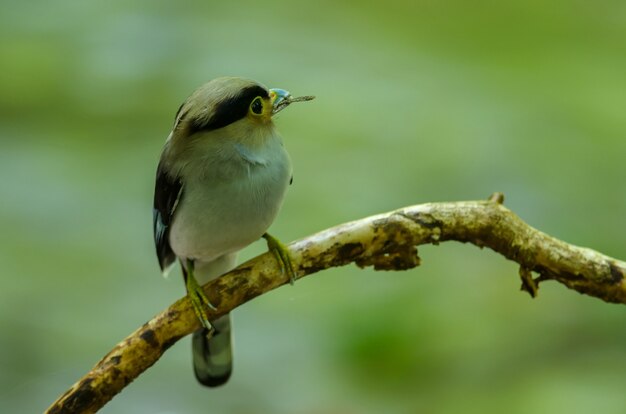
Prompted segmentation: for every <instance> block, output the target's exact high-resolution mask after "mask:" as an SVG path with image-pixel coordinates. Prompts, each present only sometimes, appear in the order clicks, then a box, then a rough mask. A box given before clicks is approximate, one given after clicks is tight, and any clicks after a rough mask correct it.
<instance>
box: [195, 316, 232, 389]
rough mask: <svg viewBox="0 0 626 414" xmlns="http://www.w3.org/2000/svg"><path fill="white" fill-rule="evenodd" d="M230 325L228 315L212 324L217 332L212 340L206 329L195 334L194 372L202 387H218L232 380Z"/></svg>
mask: <svg viewBox="0 0 626 414" xmlns="http://www.w3.org/2000/svg"><path fill="white" fill-rule="evenodd" d="M230 323H231V318H230V314H229V313H228V314H226V315H224V316H222V317H220V318H219V319H216V320H214V321H213V322H212V325H213V327H214V328H215V332H214V333H213V336H211V337H210V338H207V333H208V331H207V330H206V329H204V328H203V329H200V330H198V331H196V332H194V333H193V339H192V342H191V344H192V352H193V370H194V372H195V374H196V379H197V380H198V382H200V383H201V384H202V385H206V386H207V387H217V386H219V385H222V384H224V383H225V382H226V381H228V378H230V374H231V373H232V371H233V351H232V336H231V326H230Z"/></svg>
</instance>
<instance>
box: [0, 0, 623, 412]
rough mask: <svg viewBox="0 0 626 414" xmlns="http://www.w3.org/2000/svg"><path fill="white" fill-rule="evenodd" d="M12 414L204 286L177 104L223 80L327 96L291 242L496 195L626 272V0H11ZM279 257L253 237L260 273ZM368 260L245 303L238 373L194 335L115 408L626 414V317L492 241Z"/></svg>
mask: <svg viewBox="0 0 626 414" xmlns="http://www.w3.org/2000/svg"><path fill="white" fill-rule="evenodd" d="M0 7H1V9H0V34H1V41H0V140H1V147H0V190H1V195H2V201H1V202H0V222H1V223H2V234H3V237H2V241H1V243H2V244H1V246H0V265H1V267H0V268H1V269H2V277H1V279H0V412H3V413H22V412H23V413H34V412H41V411H43V410H44V409H45V407H47V406H48V405H49V404H50V403H51V402H52V401H53V400H55V399H56V398H57V397H58V395H60V394H61V393H62V392H64V391H65V390H66V389H67V388H68V387H69V386H70V385H71V384H72V383H73V382H74V381H76V380H77V379H78V378H79V377H80V376H82V375H83V374H84V373H85V372H86V371H87V370H88V369H89V368H91V366H92V365H93V364H94V363H96V362H97V361H98V360H99V359H100V358H101V357H102V356H103V355H104V354H105V353H106V352H108V351H109V350H110V348H111V347H112V346H113V345H115V344H116V343H117V342H118V341H119V340H121V339H122V338H124V337H125V336H126V335H127V334H129V333H130V332H131V331H133V330H134V329H135V328H136V327H138V326H139V325H141V324H142V323H144V322H145V321H146V320H148V319H149V318H150V317H151V316H152V315H153V314H155V313H157V312H158V311H160V310H161V309H163V308H165V307H166V306H167V305H169V304H170V303H171V302H173V301H174V300H176V299H177V298H179V297H181V296H182V295H183V294H184V288H183V284H182V281H181V280H180V276H179V273H178V272H176V273H175V274H173V275H172V276H171V277H170V278H169V279H165V280H164V279H163V278H161V276H160V273H159V270H158V266H157V260H156V257H155V254H154V251H153V240H152V229H151V220H152V215H151V214H152V213H151V206H152V194H153V185H154V184H153V182H154V181H153V180H154V173H155V168H156V165H157V161H158V157H159V153H160V150H161V146H162V144H163V142H164V140H165V138H166V136H167V134H168V132H169V129H170V127H171V125H172V121H173V117H174V113H175V111H176V109H177V108H178V106H179V104H180V103H181V102H182V100H183V99H185V98H186V96H187V95H188V94H189V93H191V91H192V90H193V89H194V88H196V87H197V86H199V85H200V84H202V83H203V82H205V81H207V80H209V79H211V78H213V77H216V76H221V75H239V76H246V77H251V78H254V79H257V80H259V81H261V82H263V83H265V84H266V85H268V86H269V87H280V88H285V89H288V90H290V91H292V93H294V94H295V95H303V94H315V95H317V100H315V101H314V102H312V103H308V104H300V105H297V106H295V105H294V106H293V107H291V108H289V110H287V111H285V112H283V113H282V114H281V115H280V117H279V119H278V121H277V122H278V125H279V128H280V130H281V132H282V134H283V136H284V137H285V141H286V145H287V147H288V149H289V151H290V153H291V155H292V158H293V162H294V167H295V180H294V185H293V186H292V187H291V188H290V191H289V194H288V197H287V200H286V202H285V205H284V206H283V209H282V213H281V215H280V216H279V218H278V220H277V221H276V222H275V224H274V225H273V227H272V232H273V234H275V235H276V236H278V237H280V238H281V239H282V240H283V241H285V242H287V241H290V240H293V239H297V238H300V237H304V236H306V235H308V234H311V233H313V232H316V231H318V230H321V229H324V228H327V227H330V226H333V225H335V224H338V223H341V222H344V221H348V220H352V219H357V218H360V217H364V216H367V215H370V214H374V213H378V212H384V211H388V210H392V209H395V208H398V207H402V206H405V205H411V204H417V203H422V202H429V201H454V200H468V199H481V198H485V197H487V196H488V195H489V194H490V193H492V192H493V191H502V192H504V193H505V195H506V197H507V198H506V205H507V206H509V207H510V208H512V209H513V210H514V211H515V212H517V213H518V214H519V215H520V216H521V217H522V218H523V219H525V220H526V221H527V222H529V223H530V224H531V225H533V226H535V227H538V228H540V229H542V230H543V231H545V232H548V233H550V234H552V235H554V236H557V237H559V238H562V239H564V240H566V241H569V242H571V243H575V244H579V245H584V246H589V247H593V248H595V249H598V250H600V251H603V252H604V253H606V254H609V255H613V256H616V257H620V258H626V219H625V218H624V213H625V212H626V173H625V169H624V160H625V159H626V111H625V109H626V3H625V2H623V1H598V2H586V1H547V2H546V1H539V0H531V1H528V0H516V1H509V2H496V1H480V0H479V1H473V2H466V1H408V0H407V1H398V0H388V1H385V2H376V1H361V2H358V3H357V2H342V1H320V2H288V1H284V2H281V1H263V2H259V1H244V2H238V3H235V2H226V1H222V2H201V1H194V2H165V1H135V2H128V1H118V0H113V1H112V0H109V1H93V2H76V1H54V0H53V1H41V0H39V1H28V2H15V1H14V2H9V1H7V0H4V1H3V2H2V3H0ZM263 250H264V243H257V244H255V245H253V246H252V247H251V248H249V249H248V250H247V251H246V252H245V253H244V254H243V255H242V257H243V258H249V257H252V256H253V255H256V254H258V253H259V252H262V251H263ZM420 254H421V256H422V258H423V266H421V267H420V268H418V269H415V270H412V271H409V272H402V273H377V272H374V271H372V270H358V269H356V268H355V267H353V266H350V267H346V268H341V269H333V270H330V271H327V272H324V273H321V274H318V275H315V276H313V277H309V278H306V279H304V280H302V281H300V282H298V283H297V284H296V285H295V286H294V287H283V288H281V289H279V290H277V291H275V292H273V293H270V294H268V295H265V296H263V297H261V298H259V299H257V300H255V301H253V302H251V303H249V304H247V305H245V306H243V307H242V308H240V309H238V310H237V311H236V312H235V324H236V325H235V326H236V360H235V364H236V366H235V373H234V375H233V377H232V380H231V382H230V383H229V384H228V385H227V386H225V387H223V388H220V389H217V390H208V389H204V388H202V387H200V386H199V385H197V384H196V382H195V379H194V377H193V374H192V370H191V362H190V343H189V339H188V338H185V339H184V340H182V341H181V342H179V343H178V344H176V345H175V346H174V347H173V348H171V349H170V350H169V352H167V353H166V354H165V355H164V357H163V358H162V359H161V360H160V361H159V362H158V363H157V364H156V365H155V366H153V367H152V368H151V369H149V370H148V371H147V372H146V373H145V374H144V375H142V376H141V377H140V378H139V379H137V380H136V381H135V382H134V383H133V384H131V385H130V386H129V387H128V388H127V389H126V390H125V391H124V392H123V393H122V394H120V395H119V396H117V397H116V398H115V399H114V400H113V401H112V402H111V403H109V404H108V405H107V406H106V407H105V408H104V409H103V410H102V412H103V413H130V412H132V413H196V412H198V413H199V412H211V413H236V414H240V413H302V414H317V413H328V414H336V413H347V414H350V413H416V412H429V413H457V412H464V413H500V412H503V411H504V412H509V413H560V412H568V413H573V412H577V413H578V412H579V413H587V412H600V411H601V412H604V413H622V412H626V397H625V394H624V384H625V383H626V329H624V328H625V327H626V312H625V308H624V307H623V305H611V304H605V303H603V302H601V301H600V300H598V299H594V298H590V297H585V296H581V295H579V294H578V293H576V292H574V291H569V290H567V289H566V288H565V287H563V286H561V285H557V284H555V283H546V284H544V285H542V286H541V290H540V293H539V298H538V299H536V300H531V299H530V298H529V297H528V295H527V294H525V293H520V292H519V285H520V282H519V280H518V278H517V267H516V266H515V265H514V264H513V263H511V262H507V261H505V260H504V259H503V258H501V257H500V256H498V255H496V254H494V253H492V252H490V251H488V250H479V249H477V248H475V247H473V246H470V245H460V244H455V243H445V244H443V245H441V246H438V247H433V246H428V247H424V248H422V249H420Z"/></svg>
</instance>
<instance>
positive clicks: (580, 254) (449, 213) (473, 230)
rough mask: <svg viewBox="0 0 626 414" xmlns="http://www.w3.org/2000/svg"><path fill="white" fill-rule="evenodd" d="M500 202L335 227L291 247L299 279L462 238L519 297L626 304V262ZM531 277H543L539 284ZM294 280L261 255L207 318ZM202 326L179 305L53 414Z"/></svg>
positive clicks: (233, 277) (427, 209) (86, 408)
mask: <svg viewBox="0 0 626 414" xmlns="http://www.w3.org/2000/svg"><path fill="white" fill-rule="evenodd" d="M502 201H503V197H502V195H501V194H499V193H496V194H494V195H493V196H491V197H490V198H489V200H487V201H467V202H456V203H431V204H422V205H416V206H411V207H406V208H403V209H400V210H396V211H393V212H390V213H385V214H380V215H376V216H372V217H368V218H364V219H361V220H358V221H353V222H350V223H345V224H342V225H339V226H337V227H333V228H330V229H328V230H325V231H322V232H320V233H317V234H314V235H312V236H310V237H307V238H304V239H302V240H299V241H296V242H294V243H291V244H290V245H289V246H288V247H289V250H290V252H291V256H292V259H293V262H294V266H295V267H296V271H297V272H298V275H299V276H298V277H304V276H306V275H310V274H313V273H316V272H318V271H320V270H324V269H327V268H330V267H335V266H343V265H347V264H349V263H352V262H355V263H356V264H357V265H358V266H360V267H365V266H374V268H375V269H378V270H406V269H411V268H413V267H416V266H418V265H419V257H418V256H417V248H416V246H418V245H422V244H438V243H440V242H444V241H448V240H456V241H460V242H464V243H466V242H467V243H472V244H474V245H476V246H479V247H489V248H490V249H492V250H494V251H496V252H498V253H500V254H502V255H503V256H505V257H506V258H508V259H510V260H512V261H515V262H517V263H519V265H520V272H519V274H520V277H521V279H522V289H523V290H526V291H527V292H529V293H530V294H531V295H533V296H534V295H536V293H537V289H538V286H539V283H540V282H543V281H546V280H556V281H558V282H561V283H563V284H564V285H566V286H567V287H569V288H571V289H574V290H577V291H578V292H580V293H584V294H587V295H591V296H595V297H598V298H600V299H602V300H604V301H606V302H614V303H626V282H624V275H626V263H624V262H623V261H619V260H616V259H613V258H610V257H607V256H605V255H603V254H601V253H598V252H596V251H594V250H591V249H586V248H582V247H577V246H573V245H570V244H567V243H565V242H563V241H560V240H558V239H555V238H554V237H551V236H549V235H547V234H545V233H542V232H540V231H538V230H536V229H534V228H532V227H530V226H529V225H528V224H526V223H524V222H523V221H522V220H521V219H520V218H519V217H518V216H517V215H515V214H514V213H513V212H512V211H510V210H508V209H507V208H505V207H504V206H502V204H501V203H502ZM532 272H534V273H536V274H538V275H539V276H538V277H536V278H533V277H532ZM288 282H289V280H288V277H287V276H286V275H282V274H280V271H279V268H278V266H277V265H276V263H275V261H274V257H273V256H272V255H270V254H268V253H266V254H263V255H261V256H258V257H256V258H254V259H252V260H250V261H248V262H246V263H244V264H242V265H241V266H239V267H238V268H237V269H235V270H233V271H232V272H230V273H228V274H226V275H224V276H222V277H220V278H219V279H217V280H214V281H212V282H211V283H209V284H207V285H205V286H204V289H205V292H206V294H207V295H208V297H209V299H210V300H211V303H213V304H215V305H216V307H217V309H218V311H216V312H213V313H212V314H211V315H209V317H210V318H212V319H213V318H216V317H218V316H220V315H223V314H224V313H227V312H230V311H231V310H233V309H234V308H236V307H238V306H240V305H241V304H243V303H245V302H247V301H249V300H251V299H253V298H255V297H257V296H259V295H261V294H263V293H265V292H268V291H270V290H272V289H274V288H276V287H278V286H281V285H283V284H285V283H288ZM199 327H200V325H199V322H198V320H197V318H196V316H195V314H194V312H193V310H192V308H191V306H190V303H189V302H188V300H187V299H186V298H183V299H180V300H179V301H177V302H176V303H174V304H173V305H172V306H170V307H169V308H168V309H166V310H165V311H163V312H161V313H160V314H158V315H156V316H155V317H154V318H153V319H152V320H150V321H149V322H147V323H146V324H145V325H143V326H142V327H140V328H139V329H137V330H136V331H135V332H133V333H132V334H131V335H129V336H128V337H127V338H126V339H124V340H123V341H122V342H120V343H119V344H117V345H116V346H115V347H114V348H113V350H111V352H109V353H108V354H107V355H106V356H105V357H104V358H102V360H101V361H100V362H98V363H97V364H96V365H95V366H94V367H93V369H92V370H91V371H90V372H88V373H87V374H86V375H85V376H84V377H83V378H82V379H80V380H79V381H78V382H77V383H76V384H74V385H73V386H72V388H70V389H69V390H68V391H67V392H66V393H65V394H63V395H62V396H61V397H59V399H58V400H57V401H56V402H54V403H53V404H52V405H51V406H50V408H49V409H48V411H47V412H48V413H90V412H95V411H97V410H98V409H99V408H101V407H102V406H103V405H104V404H106V403H107V402H108V401H109V400H110V399H111V398H113V397H114V396H115V395H116V394H117V393H119V392H120V391H121V390H122V389H123V388H124V387H126V386H127V385H128V384H129V383H130V382H132V381H133V380H134V379H135V378H136V377H137V376H139V375H140V374H141V373H142V372H143V371H145V370H146V369H148V368H149V367H150V366H151V365H152V364H154V363H155V362H156V361H157V360H158V359H159V358H160V357H161V355H162V354H163V353H164V352H165V351H166V350H167V349H168V348H169V347H170V346H172V345H173V344H174V343H176V341H178V340H179V339H180V338H182V337H184V336H185V335H188V334H190V333H191V332H193V331H195V330H196V329H198V328H199Z"/></svg>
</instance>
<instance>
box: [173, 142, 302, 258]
mask: <svg viewBox="0 0 626 414" xmlns="http://www.w3.org/2000/svg"><path fill="white" fill-rule="evenodd" d="M204 150H205V154H206V156H204V157H202V158H201V159H200V158H199V159H198V162H197V165H192V164H190V165H189V166H188V167H187V168H186V169H185V170H184V173H185V174H184V181H183V182H184V184H183V196H182V199H181V200H180V202H179V204H178V206H177V209H176V211H175V214H174V220H173V223H172V227H171V230H170V245H171V246H172V249H173V250H174V253H176V255H177V256H178V257H181V258H190V259H195V260H198V261H201V262H209V261H212V260H215V259H216V258H218V257H220V256H222V255H225V254H229V253H233V252H236V251H238V250H241V249H242V248H244V247H245V246H247V245H249V244H250V243H252V242H254V241H256V240H258V239H259V238H260V237H261V236H262V235H263V233H265V232H266V231H267V229H268V227H269V226H270V225H271V224H272V222H273V221H274V219H275V218H276V215H277V214H278V211H279V209H280V206H281V205H282V201H283V198H284V195H285V192H286V190H287V187H288V185H289V180H290V178H291V162H290V159H289V156H288V154H287V152H286V151H285V149H284V147H283V145H282V140H281V138H280V136H278V135H276V134H273V135H272V137H271V138H270V139H268V140H267V142H266V143H265V144H264V145H263V146H262V147H257V148H256V149H254V150H251V149H249V148H247V147H245V146H242V145H241V144H233V145H232V146H230V147H229V149H228V151H225V150H224V148H223V145H222V146H221V147H220V151H219V153H217V152H215V148H213V149H212V148H206V149H204Z"/></svg>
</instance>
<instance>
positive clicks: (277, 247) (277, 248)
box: [263, 233, 296, 285]
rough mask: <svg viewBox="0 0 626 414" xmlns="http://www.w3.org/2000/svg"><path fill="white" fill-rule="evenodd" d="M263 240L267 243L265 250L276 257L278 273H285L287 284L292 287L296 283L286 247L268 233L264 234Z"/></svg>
mask: <svg viewBox="0 0 626 414" xmlns="http://www.w3.org/2000/svg"><path fill="white" fill-rule="evenodd" d="M263 238H264V239H265V240H266V241H267V248H268V249H269V251H270V252H272V253H273V254H274V257H276V260H277V261H278V265H279V266H280V271H281V272H282V273H283V274H284V273H285V272H286V273H287V275H288V276H289V283H291V284H292V285H293V282H295V281H296V272H295V271H294V269H293V264H292V263H291V257H290V256H289V250H287V247H286V246H285V245H284V244H282V243H281V242H280V240H278V239H277V238H275V237H273V236H271V235H270V234H269V233H265V234H264V235H263Z"/></svg>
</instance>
